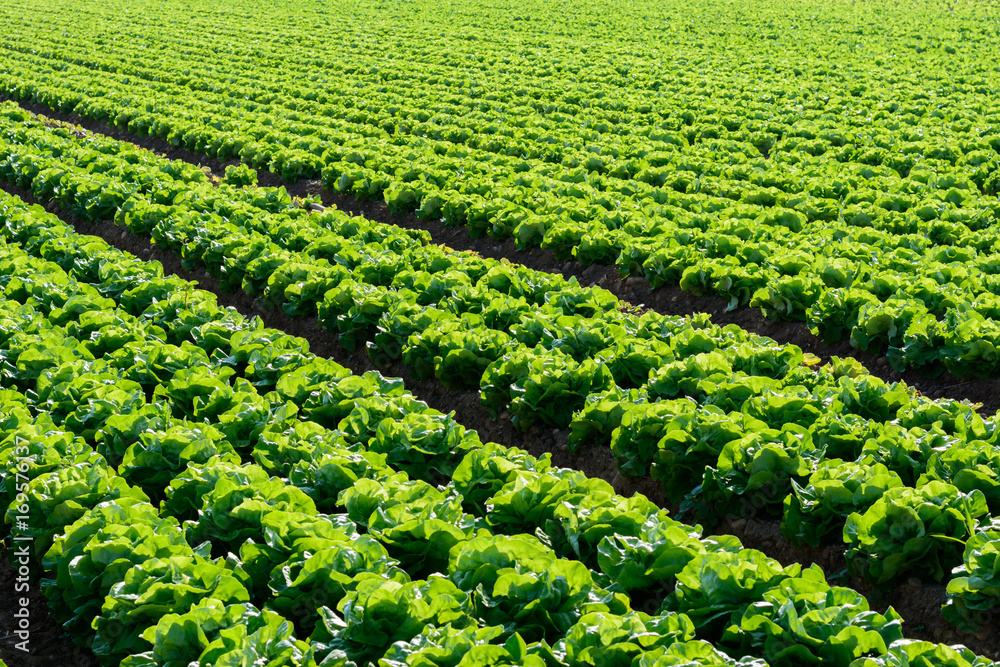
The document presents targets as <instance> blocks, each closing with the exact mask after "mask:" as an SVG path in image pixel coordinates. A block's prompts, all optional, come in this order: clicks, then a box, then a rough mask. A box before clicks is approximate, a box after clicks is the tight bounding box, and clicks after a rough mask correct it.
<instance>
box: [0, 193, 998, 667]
mask: <svg viewBox="0 0 1000 667" xmlns="http://www.w3.org/2000/svg"><path fill="white" fill-rule="evenodd" d="M0 210H3V215H4V220H5V225H4V229H5V232H6V233H8V234H15V235H16V236H18V237H20V238H22V239H24V241H23V243H24V249H26V250H28V251H29V252H25V250H23V249H22V248H21V247H20V246H19V245H17V244H13V243H10V244H7V245H6V246H4V247H3V248H2V253H0V264H2V265H3V266H4V267H6V268H7V269H8V270H7V271H4V275H6V276H7V279H6V280H5V281H4V285H3V295H2V296H3V299H4V300H3V303H2V305H0V308H2V310H3V318H2V321H3V323H4V342H3V356H4V361H5V364H4V366H5V368H6V369H7V371H6V372H5V373H4V376H3V385H4V394H3V408H2V412H3V416H4V421H3V438H2V440H0V452H2V454H0V457H2V460H3V463H4V468H5V476H4V480H3V490H4V495H5V500H7V501H9V502H10V508H9V509H8V512H7V518H8V521H9V522H11V523H13V524H14V529H13V536H14V538H15V539H17V538H22V539H24V538H27V540H28V541H29V543H30V544H31V545H32V548H33V551H34V553H35V554H36V555H38V556H41V562H42V564H43V566H44V568H45V570H46V572H47V575H48V576H47V578H46V579H45V580H44V581H43V583H42V586H43V590H44V591H45V592H46V595H47V596H48V597H49V599H50V601H51V604H52V607H53V611H54V613H55V614H56V615H57V617H58V618H60V620H62V621H63V622H64V623H65V624H66V627H67V628H68V629H70V630H71V631H72V632H73V633H74V634H75V636H76V637H78V638H80V639H81V640H84V641H86V640H88V639H90V637H89V635H91V634H92V635H93V638H92V646H93V648H94V651H95V653H96V654H97V655H98V656H100V657H101V658H102V660H103V661H104V662H105V663H106V664H118V662H119V661H120V663H121V664H122V665H127V666H128V667H139V666H142V667H151V666H153V665H166V664H177V663H176V662H175V661H177V660H180V661H183V663H184V664H188V663H189V662H193V663H194V664H199V665H229V664H233V665H235V664H253V663H256V662H264V661H281V664H289V665H320V664H321V665H350V664H371V663H374V662H378V663H379V664H382V665H404V664H405V665H417V664H441V662H440V661H442V660H445V661H448V663H449V664H465V665H476V664H526V665H538V666H539V667H541V666H542V665H584V664H594V661H595V660H596V661H605V660H610V661H614V662H615V664H629V663H631V664H635V665H638V666H641V667H659V666H661V665H662V666H666V665H680V664H685V665H689V664H704V665H736V664H740V665H763V664H765V663H764V662H763V661H762V660H760V658H761V657H763V658H766V659H767V660H768V662H769V663H770V664H773V665H785V664H787V665H792V664H801V663H800V661H801V660H803V659H806V660H816V659H819V660H823V661H824V662H827V663H829V664H843V665H847V664H855V665H857V666H858V667H869V666H870V667H876V666H881V665H897V664H899V665H902V664H906V661H912V660H914V659H917V658H918V656H919V657H921V658H923V659H924V660H926V661H928V664H935V665H936V664H941V665H956V666H958V665H976V666H980V665H982V666H985V665H990V664H993V663H991V662H990V661H988V660H985V659H983V658H977V657H976V656H974V655H972V654H971V653H969V652H968V651H958V650H955V649H951V648H948V647H944V646H935V645H932V644H928V643H926V642H906V641H903V640H901V622H900V619H899V618H898V616H896V615H895V613H894V612H893V611H891V610H890V611H888V612H887V613H886V614H885V615H882V614H877V613H875V612H870V611H868V606H867V602H866V601H865V600H864V598H863V597H861V596H860V595H858V594H857V593H855V592H853V591H850V590H849V589H845V588H839V587H833V588H831V587H830V586H829V585H828V584H827V583H826V581H825V578H824V576H823V573H822V571H821V570H819V569H818V568H817V567H812V568H809V569H807V570H804V571H803V570H801V568H800V567H799V566H797V565H794V566H790V567H788V568H782V567H781V566H780V565H779V564H777V563H776V562H774V561H772V560H770V559H767V558H766V557H764V556H763V555H762V554H760V553H758V552H754V551H750V550H744V549H741V547H740V544H739V541H738V540H736V539H735V538H711V539H705V538H701V537H699V535H700V529H699V528H698V527H690V526H685V525H683V524H679V523H677V522H675V521H673V520H671V519H669V518H668V517H667V516H666V514H665V513H664V512H663V511H662V510H658V509H657V508H655V507H654V506H653V505H652V504H651V503H649V502H648V501H647V500H645V499H644V498H642V497H641V496H636V497H634V498H632V499H629V500H626V499H624V498H621V497H620V496H616V495H615V494H614V493H613V492H612V491H611V489H610V487H609V486H608V485H607V484H606V483H603V482H600V481H597V480H588V479H587V478H586V477H584V476H583V475H581V474H580V473H576V472H573V471H569V470H561V469H554V468H551V467H550V466H549V464H548V463H547V461H546V459H544V458H543V459H535V458H533V457H531V456H528V455H527V454H525V453H524V452H519V451H517V450H512V449H506V448H503V447H501V446H499V445H494V444H487V445H483V444H482V443H480V442H479V441H478V438H476V437H475V435H474V434H473V433H471V432H468V431H464V430H463V429H462V428H461V427H460V426H458V425H457V424H455V423H454V422H453V421H452V420H451V418H450V417H449V416H446V415H442V414H440V413H437V412H435V411H433V410H429V409H427V407H426V406H425V405H423V404H421V403H420V402H419V401H416V400H415V399H414V398H413V397H412V396H409V395H408V394H406V393H405V392H403V391H402V388H401V383H399V381H394V380H386V379H385V378H382V377H381V376H379V375H378V374H375V373H372V374H366V375H365V376H364V377H357V376H352V375H350V374H349V373H347V372H346V371H345V370H344V369H342V368H339V367H337V365H336V364H334V363H332V362H329V361H326V360H323V359H319V358H316V357H314V356H312V355H310V354H309V353H308V351H307V349H306V346H305V344H304V342H303V341H301V340H300V339H295V338H292V337H290V336H287V335H285V334H282V333H280V332H277V331H274V330H268V329H263V328H261V327H260V324H259V323H258V322H255V321H253V320H249V321H248V320H244V319H243V318H241V317H240V316H239V315H237V314H235V313H234V312H232V311H228V310H225V309H219V308H218V307H217V306H215V305H214V298H213V297H212V296H211V295H209V294H206V293H204V292H201V291H199V290H195V289H192V288H191V285H190V284H187V283H185V282H184V281H180V280H178V279H176V278H164V277H163V276H162V269H161V268H160V267H159V266H158V265H156V264H152V263H144V262H141V261H138V260H136V259H135V258H133V257H130V256H128V255H126V254H125V253H122V252H119V251H116V250H114V249H111V248H109V247H107V246H106V245H105V244H103V243H102V242H101V241H100V240H98V239H95V238H93V237H86V236H80V235H76V234H74V233H73V232H72V231H71V230H70V229H69V228H68V227H66V226H65V225H63V224H62V223H60V222H59V221H58V220H56V219H54V218H53V217H52V216H50V215H48V214H46V213H44V211H42V210H41V209H40V208H29V207H25V206H22V205H19V204H18V202H17V201H16V200H14V199H11V198H9V197H4V198H3V202H2V204H0ZM34 254H37V255H38V257H34V256H33V255H34ZM63 266H66V267H68V268H69V273H67V272H66V271H65V270H63V268H62V267H63ZM10 269H15V270H13V271H12V270H10ZM84 275H91V276H93V277H95V278H98V280H95V282H94V283H93V284H89V283H86V282H78V280H77V279H75V278H74V276H84ZM98 356H99V358H98ZM319 397H325V399H322V400H321V399H319ZM314 420H315V421H314ZM333 423H336V427H332V426H331V427H327V426H324V424H333ZM250 460H252V461H253V463H249V461H250ZM435 482H444V484H442V485H438V486H435ZM237 545H239V546H238V549H237V551H235V552H234V551H233V549H235V548H237ZM417 577H420V578H417ZM653 585H661V586H662V587H663V589H664V591H666V590H669V589H670V586H671V585H673V586H674V588H673V590H672V592H671V593H670V595H668V596H667V598H666V600H665V602H664V605H663V608H662V609H660V610H658V611H657V612H656V614H654V615H650V614H645V613H642V612H638V611H632V610H631V608H630V605H629V597H628V595H627V592H633V591H641V590H643V589H645V588H648V587H650V586H653ZM730 616H731V617H732V618H730ZM88 628H90V629H92V630H93V633H91V632H89V630H88ZM307 632H308V633H311V634H309V635H308V639H306V638H305V637H306V635H305V634H303V633H307ZM696 636H698V637H700V638H713V639H714V641H716V642H717V644H718V646H719V647H720V648H724V649H726V650H727V651H728V652H729V653H730V654H732V655H734V656H743V657H742V658H741V659H740V660H739V661H737V660H736V659H734V658H731V657H727V655H726V654H724V653H721V652H719V651H718V650H717V649H713V648H712V647H711V645H709V644H707V643H705V642H704V641H701V640H696V639H695V637H696ZM889 645H892V647H891V648H889ZM865 655H870V656H871V657H868V658H865V657H863V656H865ZM751 656H758V657H757V658H752V657H751ZM855 658H858V660H857V661H856V662H853V663H852V661H853V660H854V659H855ZM602 664H605V663H603V662H602Z"/></svg>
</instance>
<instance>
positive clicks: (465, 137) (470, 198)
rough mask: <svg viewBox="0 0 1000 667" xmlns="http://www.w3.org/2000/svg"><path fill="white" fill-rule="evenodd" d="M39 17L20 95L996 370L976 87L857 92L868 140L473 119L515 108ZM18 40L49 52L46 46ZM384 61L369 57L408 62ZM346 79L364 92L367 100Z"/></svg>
mask: <svg viewBox="0 0 1000 667" xmlns="http://www.w3.org/2000/svg"><path fill="white" fill-rule="evenodd" d="M81 4H87V3H81ZM91 9H94V8H91ZM67 11H70V10H68V9H67ZM99 13H100V12H99ZM55 25H59V24H58V22H55V23H52V24H48V23H47V22H43V23H42V24H40V25H38V26H36V27H34V28H31V27H29V28H28V32H26V33H25V34H24V36H23V37H11V38H9V39H8V45H9V46H10V50H9V52H8V60H9V64H10V70H9V72H8V73H7V74H6V75H5V78H4V79H3V87H4V88H5V89H6V90H7V91H8V92H9V93H10V94H12V95H13V96H15V97H18V98H20V99H25V100H33V101H38V102H41V103H43V104H47V105H49V106H51V107H53V108H59V109H65V110H73V111H75V112H77V113H80V114H82V115H84V116H87V117H90V118H96V119H99V120H103V121H108V122H111V123H115V124H117V125H119V126H121V127H123V128H128V129H130V130H132V131H135V132H137V133H139V134H150V135H153V136H157V137H160V138H163V139H166V140H168V141H170V142H171V143H173V144H175V145H184V146H186V147H188V148H192V149H194V150H199V151H204V152H207V153H208V154H210V155H212V156H215V157H219V158H221V159H226V158H228V157H233V156H239V157H240V158H241V159H243V160H244V161H245V162H246V163H247V164H250V165H253V166H255V167H269V168H271V169H272V170H273V171H276V172H279V173H282V174H284V175H285V176H287V177H289V178H297V177H307V176H315V175H318V174H320V173H322V175H323V178H324V181H325V183H326V184H327V186H328V187H330V188H332V189H336V190H339V191H343V192H350V193H353V194H356V195H358V196H361V197H383V198H384V199H385V200H386V202H388V203H389V205H390V207H391V208H393V210H397V211H401V212H405V211H416V212H417V213H418V214H419V215H421V216H424V217H430V218H443V219H444V220H445V221H446V222H448V223H449V224H467V225H469V226H470V227H471V228H472V230H473V233H476V234H481V233H490V234H492V235H494V236H496V237H498V238H506V237H508V236H511V235H513V236H514V237H515V238H516V239H518V242H519V243H520V244H521V245H524V246H526V245H535V244H539V243H540V244H541V245H542V246H543V247H547V248H551V249H552V250H554V251H555V252H556V254H557V256H559V257H564V256H565V257H569V256H575V257H576V258H577V259H580V260H581V261H584V262H595V261H596V262H608V263H613V262H617V263H618V265H619V267H620V268H621V270H622V272H623V274H626V275H628V274H635V275H644V276H646V277H648V278H649V279H650V280H651V281H652V283H653V284H654V285H659V284H664V283H669V284H680V285H681V287H683V288H685V289H689V290H692V291H695V292H696V293H712V294H718V295H720V296H723V297H725V298H726V299H728V300H729V302H730V306H731V307H736V306H738V305H745V304H747V303H749V304H751V305H754V306H757V307H760V308H762V309H763V311H764V312H765V313H766V314H768V315H769V316H773V317H787V318H792V319H806V320H808V322H809V324H810V326H811V327H812V328H813V330H814V331H815V333H817V335H820V336H823V337H824V338H825V339H827V340H838V339H841V338H845V337H849V338H850V340H851V342H852V344H854V345H855V346H856V347H858V348H860V349H871V350H875V351H880V352H881V351H884V352H885V353H886V355H887V357H888V359H889V360H890V362H892V363H893V364H894V365H895V366H897V367H898V368H903V367H912V366H923V367H926V369H928V371H931V370H942V369H948V370H950V371H952V372H954V373H956V374H959V375H962V374H966V373H972V374H979V375H989V374H992V373H994V372H995V371H996V370H997V368H998V363H1000V355H998V354H997V352H996V348H997V345H998V344H1000V340H998V338H997V334H996V329H997V327H996V323H995V318H996V317H998V312H1000V310H998V303H1000V301H998V296H997V294H998V291H1000V282H998V281H997V280H996V275H997V272H998V271H1000V268H998V267H1000V262H998V261H997V255H996V252H995V248H994V245H995V240H994V238H993V234H992V233H991V229H992V227H993V226H994V222H995V220H996V216H997V213H998V204H997V200H996V196H995V195H996V194H997V188H998V186H997V180H996V177H995V172H996V165H997V149H998V147H1000V138H998V135H997V134H996V129H995V123H994V120H995V114H994V113H993V112H992V111H991V110H989V109H984V108H981V106H980V105H978V104H976V103H975V101H970V100H969V99H968V97H967V96H968V94H969V91H971V90H974V89H975V87H974V86H973V87H970V86H969V85H968V84H963V85H964V86H965V87H964V88H963V89H962V90H961V91H956V90H955V89H954V88H952V89H950V90H948V91H942V94H943V95H946V96H951V95H956V96H957V98H958V99H961V100H963V103H962V105H961V110H957V109H953V110H951V111H950V112H949V113H948V114H946V115H941V113H939V112H937V111H933V110H930V109H929V108H928V107H927V102H926V100H925V99H923V97H922V96H921V95H916V94H915V96H914V100H913V108H912V109H911V108H910V107H906V108H907V111H903V108H902V107H900V106H899V105H898V104H897V105H895V108H893V109H891V110H886V109H884V108H883V107H884V106H885V105H884V104H883V103H882V102H881V101H878V104H876V100H873V99H868V100H867V102H866V104H875V107H874V108H872V107H869V108H867V109H866V111H867V112H868V115H863V114H862V116H859V117H864V118H867V119H868V120H869V121H870V120H871V117H872V115H873V114H874V115H875V116H878V120H880V121H883V123H884V125H883V124H882V123H880V124H879V125H878V127H879V129H878V130H872V129H870V127H869V126H870V122H866V123H864V124H861V125H858V126H851V127H838V126H837V124H834V125H832V126H831V125H830V123H829V119H812V120H808V121H807V120H805V119H803V118H802V117H801V114H802V113H803V112H802V110H801V109H798V110H797V113H796V114H793V117H789V118H788V119H786V120H784V121H779V120H774V119H770V120H763V119H762V118H758V117H757V116H759V115H760V113H761V111H760V110H758V111H757V112H755V113H753V114H749V113H748V112H747V110H746V109H744V108H743V106H744V105H743V104H742V103H741V104H740V105H738V106H737V107H735V108H731V109H728V111H726V112H723V111H721V110H720V111H717V112H715V113H713V114H710V115H709V117H708V118H706V119H705V121H704V124H702V123H701V122H695V121H694V120H693V118H688V117H687V115H692V112H677V111H676V109H677V108H678V107H677V106H676V105H668V106H667V107H664V108H661V107H660V106H659V105H660V104H661V102H660V100H659V99H656V100H650V99H645V100H643V96H644V95H648V94H649V91H638V93H637V95H636V96H635V97H633V94H632V93H636V91H632V93H628V94H625V95H626V99H628V101H627V102H623V101H622V100H621V99H617V100H616V102H615V104H614V105H612V108H610V109H609V108H608V105H606V104H602V103H596V104H595V103H590V104H584V103H582V101H581V100H580V99H579V94H575V95H574V94H570V93H565V91H563V93H565V95H564V94H563V93H560V92H554V93H553V94H555V95H556V97H558V98H561V99H560V102H559V103H557V104H556V107H554V108H552V109H551V110H549V111H547V112H546V113H550V114H553V116H554V118H553V119H549V118H546V117H544V115H543V116H538V115H537V114H535V112H534V111H533V110H532V109H530V108H525V107H524V106H523V105H520V104H517V103H516V102H514V101H513V99H510V100H506V101H505V100H504V99H503V96H502V95H490V96H489V98H490V99H489V100H488V104H487V106H488V107H489V110H488V111H487V112H485V113H486V115H487V116H493V117H495V116H496V115H497V114H501V115H502V116H504V117H510V118H513V119H516V120H515V121H513V122H511V123H509V124H504V123H499V122H497V121H496V120H486V119H485V118H484V119H482V120H477V119H476V118H475V116H476V114H481V113H483V110H482V109H480V107H481V106H482V105H483V104H484V101H483V99H482V97H481V96H480V95H476V96H470V95H469V91H468V90H465V89H463V90H462V94H460V95H454V94H450V95H447V96H446V97H447V100H446V101H443V102H442V105H443V108H442V109H439V110H437V111H433V112H432V111H430V110H428V109H426V108H423V105H421V104H418V103H417V102H416V99H417V98H415V97H414V96H415V95H421V97H420V100H421V101H423V100H425V99H436V95H435V94H434V93H435V92H437V93H440V92H441V89H440V86H445V87H447V85H448V82H447V80H444V81H442V80H441V79H442V78H443V77H442V76H441V75H440V74H431V73H426V74H423V75H422V76H420V77H418V82H419V83H415V84H412V85H413V88H412V90H407V92H405V93H403V92H400V93H393V92H392V91H386V90H384V89H382V87H378V88H376V87H375V86H374V85H373V82H372V81H371V78H370V75H371V71H367V70H365V69H364V68H361V67H350V68H347V69H349V70H350V71H345V72H342V74H343V75H344V76H346V77H347V82H354V83H353V84H352V83H345V82H344V81H340V80H338V83H339V84H340V85H338V86H337V88H336V89H333V90H331V89H329V87H326V86H323V89H324V90H323V92H322V93H318V92H317V91H316V90H315V88H316V85H317V84H315V83H313V82H314V81H317V80H318V79H320V78H321V75H320V73H319V72H318V71H317V70H316V69H315V65H314V64H303V65H300V66H298V67H297V68H296V71H297V72H298V73H299V76H301V77H303V78H308V79H310V82H309V83H303V84H302V86H301V88H298V87H292V88H291V89H289V87H288V72H287V71H286V70H285V69H282V70H280V71H277V70H267V69H266V68H265V70H263V71H262V70H261V69H260V68H258V67H251V66H249V65H248V62H253V61H254V57H253V55H252V54H248V53H246V52H242V51H241V49H240V47H239V46H238V45H237V46H232V45H229V49H228V50H231V51H236V52H237V53H236V54H234V57H235V58H236V60H235V61H232V62H231V63H230V64H231V65H232V67H231V68H229V67H222V68H219V67H217V66H216V65H215V64H214V62H213V64H208V63H205V64H204V65H193V66H192V65H191V64H190V60H191V57H190V56H183V57H182V56H181V55H180V54H179V52H178V53H175V52H173V51H172V50H170V51H163V50H156V52H155V53H151V52H149V51H146V50H144V51H143V52H141V53H130V52H128V51H124V52H122V51H116V52H115V53H114V55H111V54H109V53H104V52H102V50H100V49H98V50H96V51H95V50H93V49H92V48H91V47H92V41H91V40H90V39H89V38H88V36H87V35H85V34H73V35H67V34H65V31H62V30H60V31H59V34H58V35H54V34H52V32H51V31H52V26H55ZM181 25H182V26H186V25H188V22H187V20H185V21H183V22H181ZM173 33H174V31H172V30H170V29H169V28H168V32H167V34H169V35H170V38H169V39H168V43H172V40H173V39H179V40H180V42H179V45H180V46H181V47H182V48H183V49H185V50H190V52H193V53H209V52H211V53H218V49H219V48H220V45H218V44H212V45H209V44H206V43H204V42H203V41H202V40H200V39H197V40H194V39H189V38H190V37H191V35H190V34H187V31H186V29H184V28H182V29H181V30H180V34H173ZM29 34H30V35H34V37H35V38H37V39H39V40H42V42H43V43H51V44H53V45H58V48H54V49H53V50H50V51H46V52H42V53H39V51H38V49H37V48H36V46H35V42H34V41H32V40H31V39H30V38H29V37H28V35H29ZM345 39H346V38H345ZM350 39H353V37H352V38H350ZM284 46H287V45H283V47H284ZM326 48H329V47H328V46H327V47H326ZM175 58H182V59H183V61H184V65H185V66H184V67H180V66H179V64H178V63H179V62H180V61H176V62H175V60H174V59H175ZM376 60H378V58H376ZM227 62H229V61H227ZM307 62H308V61H307ZM323 62H324V63H327V61H326V60H325V59H323ZM390 63H391V64H386V63H382V67H386V66H388V67H389V69H390V70H394V71H400V70H399V69H398V68H409V67H411V66H412V64H411V63H410V62H409V61H408V60H407V59H405V58H402V57H400V58H392V59H390ZM373 67H375V69H376V70H380V69H381V68H380V67H379V66H374V65H373ZM171 71H176V72H177V74H175V75H171V74H169V73H168V72H171ZM518 75H519V76H521V77H523V76H526V75H528V71H519V72H518ZM323 76H324V77H325V75H323ZM421 80H425V81H421ZM396 81H398V79H397V80H396ZM209 82H211V83H209ZM727 83H728V84H729V85H737V86H738V85H739V84H738V81H727ZM522 84H523V80H522ZM548 87H549V86H545V88H548ZM359 90H363V91H365V94H366V95H374V97H373V98H371V99H372V100H375V99H377V100H378V101H379V103H378V104H376V103H374V102H371V103H364V102H360V101H359V100H358V99H357V95H358V93H359ZM348 91H349V92H348ZM546 94H548V93H546ZM622 94H624V93H622ZM661 96H662V94H661ZM319 97H322V99H318V98H319ZM574 97H576V98H577V99H576V101H575V102H574V101H573V98H574ZM616 97H619V98H620V94H617V95H616ZM853 97H855V96H851V97H847V98H835V99H837V103H838V104H850V105H853V104H857V103H858V102H857V101H855V100H853ZM826 99H827V100H828V99H829V96H827V98H826ZM832 103H833V102H831V104H832ZM773 104H774V103H773V101H772V102H771V104H770V105H769V106H767V108H773ZM651 105H652V106H654V107H656V110H655V111H654V110H653V109H651V108H645V107H650V106H651ZM544 106H546V108H548V107H549V106H551V105H548V104H547V105H544ZM459 108H461V113H459V112H458V109H459ZM644 108H645V111H642V109H644ZM681 108H683V107H681ZM557 109H558V110H557ZM629 109H632V110H633V111H634V113H632V114H631V115H630V116H629V119H628V121H627V122H625V124H624V126H626V127H629V128H630V130H632V132H633V133H634V134H636V135H637V136H638V137H639V139H641V140H639V139H635V138H633V139H632V140H629V139H628V138H626V136H623V134H622V132H620V131H616V126H619V127H620V126H622V122H623V121H622V120H621V118H622V115H621V114H628V113H629V111H628V110H629ZM519 111H523V112H525V114H526V117H522V116H523V114H521V113H519ZM786 111H789V112H790V110H786ZM856 111H857V112H858V113H860V110H856ZM917 111H919V113H917ZM469 113H472V114H473V118H471V119H469V118H467V116H468V114H469ZM812 113H813V114H819V113H820V112H819V111H814V112H812ZM508 114H509V115H508ZM608 114H611V115H612V116H614V117H617V118H618V119H619V121H618V122H610V121H609V120H608ZM821 115H822V114H821ZM852 115H853V114H852ZM897 116H901V117H904V118H906V122H902V121H900V120H899V119H898V118H896V117H897ZM733 117H735V118H736V119H738V120H739V122H736V121H734V120H731V118H733ZM571 119H576V120H571ZM761 150H764V151H765V152H767V153H768V154H769V157H768V158H767V159H765V158H763V157H762V156H761V154H760V152H761Z"/></svg>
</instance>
